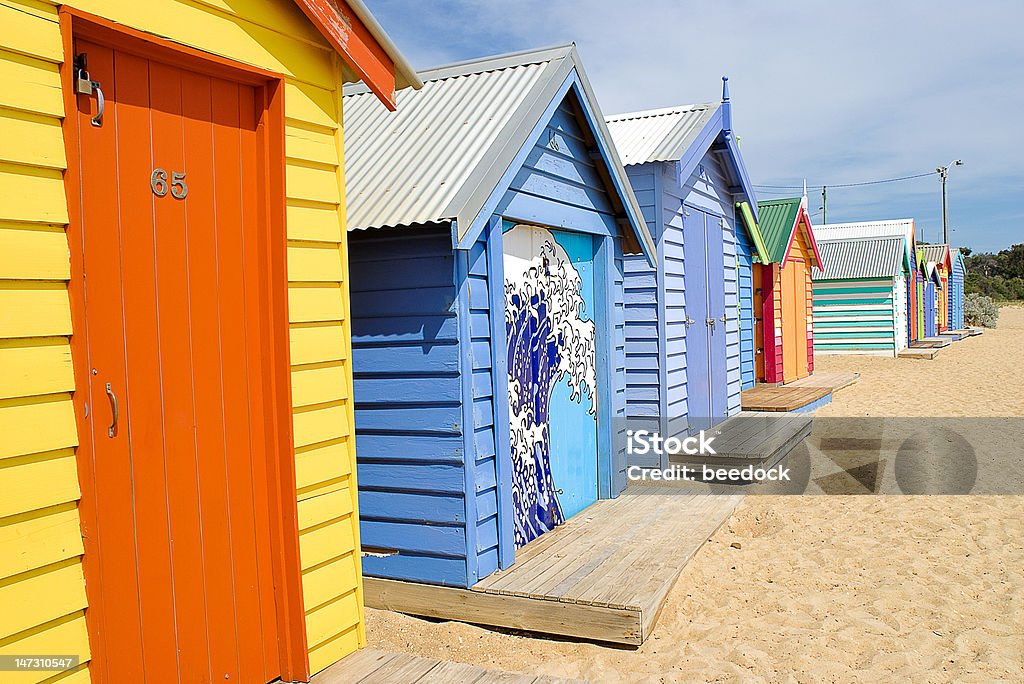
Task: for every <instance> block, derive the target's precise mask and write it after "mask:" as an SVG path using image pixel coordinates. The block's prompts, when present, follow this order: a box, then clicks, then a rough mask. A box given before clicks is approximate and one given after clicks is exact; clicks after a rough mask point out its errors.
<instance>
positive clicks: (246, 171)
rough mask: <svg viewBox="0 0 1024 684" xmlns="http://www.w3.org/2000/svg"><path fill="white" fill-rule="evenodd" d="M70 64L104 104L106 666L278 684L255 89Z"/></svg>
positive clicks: (87, 245) (88, 269)
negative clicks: (260, 320)
mask: <svg viewBox="0 0 1024 684" xmlns="http://www.w3.org/2000/svg"><path fill="white" fill-rule="evenodd" d="M74 52H75V54H76V55H78V54H83V53H84V54H86V55H87V59H88V69H89V72H90V75H91V77H92V78H93V79H94V80H97V81H99V82H100V83H101V86H102V88H103V93H104V95H105V96H106V111H105V113H104V118H103V124H102V126H98V127H97V126H93V125H92V124H91V121H90V119H91V116H92V114H93V113H94V111H95V105H94V102H93V100H92V99H90V98H86V97H79V98H78V112H77V133H78V137H79V141H80V142H79V149H78V157H79V166H80V169H79V171H80V178H81V197H80V207H81V223H82V242H81V246H82V265H83V271H84V300H85V322H86V329H85V330H78V331H76V334H78V335H84V336H85V338H86V341H85V345H84V349H85V354H86V356H87V358H88V361H87V363H88V369H89V371H88V377H87V378H79V387H80V390H81V391H83V392H85V393H86V399H85V402H86V406H87V408H88V418H87V420H88V425H89V429H88V430H87V431H86V432H87V433H89V434H88V435H84V436H83V438H86V437H87V438H89V439H91V444H89V445H88V446H89V449H88V450H87V453H89V454H90V457H91V459H92V462H91V471H92V482H91V483H86V484H85V487H83V489H84V491H83V500H88V505H90V506H93V507H94V510H95V515H94V516H92V519H93V520H94V521H95V522H94V523H92V529H89V528H86V529H84V533H85V535H86V536H87V537H91V542H90V543H91V544H92V548H96V549H97V550H98V553H97V554H96V555H97V562H96V563H95V564H94V565H91V566H90V565H87V568H89V567H95V568H98V571H94V574H93V575H88V574H87V577H86V582H87V587H88V589H89V592H90V609H89V619H90V628H91V631H92V632H93V633H94V634H98V635H99V638H100V639H101V640H102V643H101V644H100V648H101V650H102V651H104V653H105V654H106V655H105V657H104V658H102V659H101V661H100V662H99V663H98V667H95V668H94V670H93V672H94V675H95V676H96V677H97V678H98V679H100V680H102V681H112V682H121V681H144V680H145V681H188V682H198V681H229V682H237V681H242V682H265V681H269V680H271V679H274V678H276V677H277V676H278V675H279V674H280V670H281V663H280V655H279V650H278V621H277V614H276V612H275V611H276V609H275V601H274V580H273V566H272V562H271V529H272V525H271V521H270V518H269V514H268V508H269V507H268V505H267V498H268V490H267V487H268V484H267V483H268V473H267V449H268V448H269V447H268V444H267V440H268V436H267V435H266V434H265V433H264V430H265V427H264V420H263V415H264V414H265V412H266V411H267V410H268V407H267V405H266V402H267V401H268V399H267V398H266V397H267V395H266V394H265V393H264V391H263V390H262V389H261V381H260V379H261V377H262V375H261V371H260V364H261V363H262V361H263V357H262V353H261V346H260V345H261V341H260V335H259V333H258V328H259V326H258V325H257V324H256V323H255V321H256V320H257V311H258V310H259V309H260V307H263V306H264V305H265V304H264V301H263V300H261V299H260V297H265V296H266V294H265V292H264V293H263V294H259V292H260V290H261V288H260V287H257V284H258V283H259V282H261V277H262V276H261V274H260V273H259V272H258V271H257V270H256V269H257V266H258V264H257V263H256V260H255V256H254V255H255V254H257V253H258V251H259V250H258V248H257V246H256V241H257V240H258V239H259V237H258V236H257V235H255V234H254V233H256V227H257V226H258V225H259V221H258V217H257V204H256V202H257V196H258V194H259V193H258V192H257V183H256V180H255V179H254V174H255V172H256V169H257V168H258V167H259V165H258V164H257V154H258V151H259V150H258V137H257V125H256V122H257V115H258V110H257V101H256V91H255V90H254V88H252V87H250V86H246V85H240V84H237V83H234V82H230V81H225V80H220V79H218V78H212V77H209V76H205V75H201V74H199V73H195V72H191V71H188V70H184V69H181V68H177V67H173V66H168V65H166V64H162V63H159V62H157V61H152V60H149V59H146V58H145V57H141V56H138V55H135V54H129V53H127V52H121V51H117V50H112V49H110V48H108V47H103V46H101V45H96V44H92V43H89V42H86V41H81V40H80V41H76V43H75V47H74ZM71 115H72V116H76V114H75V113H72V114H71ZM157 169H162V170H164V171H165V172H166V179H164V174H163V173H162V172H160V171H156V174H155V175H154V172H155V170H157ZM174 174H183V177H181V178H180V180H178V181H177V182H176V180H175V179H177V178H178V177H177V176H175V175H174ZM264 289H265V288H264ZM80 348H81V347H80ZM115 407H116V408H115ZM115 413H117V414H118V415H117V418H116V419H115ZM87 548H90V547H89V546H87ZM87 573H88V570H87ZM93 623H96V624H93Z"/></svg>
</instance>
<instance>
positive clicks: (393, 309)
mask: <svg viewBox="0 0 1024 684" xmlns="http://www.w3.org/2000/svg"><path fill="white" fill-rule="evenodd" d="M420 77H421V78H422V80H423V82H424V86H423V89H422V90H419V91H413V90H411V89H407V90H403V91H401V92H400V93H399V94H398V101H399V107H398V111H397V112H396V113H394V114H391V113H386V112H383V111H382V110H381V108H380V107H377V106H374V103H373V101H372V98H373V96H372V94H371V93H369V92H368V91H367V90H366V89H364V88H352V89H346V99H345V152H346V168H347V172H348V175H347V177H348V178H350V179H351V181H350V182H349V184H348V186H347V191H348V196H347V200H346V201H347V211H348V225H349V230H350V234H349V245H350V269H351V275H350V279H351V280H350V283H349V286H350V289H351V292H352V315H351V320H352V345H353V376H354V382H355V387H354V399H355V431H356V444H357V460H358V481H359V506H360V520H361V525H360V532H361V543H362V545H363V549H364V552H365V553H366V557H365V558H364V564H363V570H364V572H365V574H366V575H368V576H372V577H380V578H388V579H398V580H407V581H414V582H422V583H432V584H442V585H449V586H457V587H467V586H472V585H474V584H475V583H476V582H477V581H479V580H480V579H483V578H484V577H486V576H487V575H489V574H491V573H492V572H494V571H495V570H497V569H499V568H504V567H508V566H509V565H511V564H512V563H513V562H514V561H515V558H516V550H517V549H518V548H520V547H522V546H523V545H525V544H527V543H528V542H530V541H531V540H533V539H535V538H537V537H538V536H540V535H542V534H544V533H545V532H547V531H549V530H551V529H553V528H554V527H555V526H557V525H559V524H561V523H562V522H564V521H565V520H566V519H568V518H570V517H571V516H573V515H575V514H576V513H578V512H579V511H581V510H583V509H584V508H586V507H587V506H588V505H590V504H591V503H593V502H595V501H596V500H597V499H599V498H609V497H614V496H616V495H617V494H618V493H619V492H620V491H621V490H622V489H623V488H624V487H625V475H624V471H625V463H624V457H623V456H622V455H621V453H616V451H615V449H613V447H612V444H613V428H612V420H613V418H621V417H623V416H624V413H625V344H624V321H623V314H622V309H623V289H622V280H623V260H624V258H625V257H626V256H627V255H640V258H641V259H653V256H654V252H655V247H654V245H653V242H652V240H651V237H650V235H649V233H648V232H647V229H646V227H645V225H644V223H643V219H642V216H641V211H640V207H639V206H638V204H637V201H636V198H635V196H634V195H633V192H632V190H631V189H630V187H629V181H628V179H627V177H626V173H625V170H624V169H623V167H622V165H621V163H620V162H619V159H618V156H617V155H616V153H615V151H614V149H613V147H612V145H611V139H610V137H609V135H608V131H607V129H606V127H605V123H604V118H603V116H602V114H601V112H600V109H599V108H598V105H597V101H596V99H595V97H594V94H593V91H592V90H591V87H590V84H589V82H588V81H587V77H586V74H585V73H584V71H583V67H582V65H581V63H580V59H579V56H578V54H577V52H576V49H575V47H574V46H572V45H568V46H564V47H558V48H553V49H545V50H537V51H530V52H522V53H517V54H512V55H505V56H500V57H493V58H489V59H482V60H476V61H470V62H462V63H459V64H454V65H451V66H446V67H440V68H437V69H432V70H429V71H425V72H422V73H421V74H420Z"/></svg>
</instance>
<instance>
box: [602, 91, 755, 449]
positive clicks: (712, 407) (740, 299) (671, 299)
mask: <svg viewBox="0 0 1024 684" xmlns="http://www.w3.org/2000/svg"><path fill="white" fill-rule="evenodd" d="M607 121H608V128H609V130H610V131H611V133H612V137H613V138H614V140H615V146H616V149H618V151H619V155H620V156H621V158H622V161H623V163H624V164H625V165H626V171H627V173H628V174H629V179H630V182H631V183H632V184H633V190H634V192H636V194H637V198H638V199H639V201H640V204H641V207H642V208H643V211H644V217H645V218H646V220H647V226H648V228H649V229H650V231H651V235H652V236H653V238H654V240H655V242H656V243H657V268H654V267H652V266H651V265H649V264H648V263H647V262H646V261H645V260H644V259H642V258H640V257H627V259H626V277H625V291H626V310H625V315H626V407H627V408H626V410H627V414H628V415H629V416H630V418H632V419H633V422H635V423H637V424H640V423H641V422H642V421H643V420H644V419H647V420H650V421H660V423H661V424H660V425H652V426H651V427H652V429H658V430H660V431H661V432H662V434H671V435H675V434H681V433H684V432H693V431H695V430H697V429H700V428H703V427H707V426H708V425H709V424H711V423H715V422H718V421H720V420H722V419H724V418H725V417H727V416H730V415H733V414H734V413H737V412H738V411H739V410H740V391H741V390H742V389H745V388H747V387H752V386H753V385H754V380H755V379H754V310H753V299H752V295H753V282H752V273H751V271H752V265H753V263H754V262H755V260H756V261H758V262H760V263H767V254H766V250H765V246H764V242H763V240H761V237H760V234H759V233H758V230H757V225H756V221H757V201H756V198H755V196H754V191H753V187H752V185H751V183H750V179H749V177H748V175H747V171H746V167H745V166H744V164H743V158H742V156H741V155H740V150H739V146H738V145H737V142H736V139H735V136H734V135H733V131H732V105H731V103H730V100H729V91H728V80H727V79H723V88H722V101H721V102H720V103H706V104H695V105H684V106H679V107H669V108H666V109H654V110H649V111H642V112H634V113H629V114H619V115H617V116H612V117H609V118H608V120H607ZM635 459H636V464H637V465H641V466H658V465H664V462H665V456H664V455H660V456H659V455H657V454H653V453H652V454H650V455H649V456H647V455H645V456H643V457H635Z"/></svg>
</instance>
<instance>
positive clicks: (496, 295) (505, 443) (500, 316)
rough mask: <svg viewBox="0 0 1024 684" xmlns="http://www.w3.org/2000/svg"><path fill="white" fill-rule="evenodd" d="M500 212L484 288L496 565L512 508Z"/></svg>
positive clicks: (508, 540)
mask: <svg viewBox="0 0 1024 684" xmlns="http://www.w3.org/2000/svg"><path fill="white" fill-rule="evenodd" d="M503 229H504V227H503V224H502V219H501V217H500V216H492V217H491V220H490V224H489V226H488V231H487V236H488V237H487V278H488V279H489V283H490V287H488V288H487V292H488V295H489V296H490V306H491V317H490V324H491V387H492V390H491V393H492V395H493V397H494V449H495V476H496V479H497V482H498V567H499V568H501V569H504V568H507V567H509V566H511V565H512V564H513V563H514V562H515V531H514V517H515V508H514V507H513V505H512V487H511V483H512V446H511V444H510V442H511V435H510V434H509V431H508V430H507V429H505V425H507V424H508V421H509V418H508V337H507V333H506V331H505V315H504V314H505V259H504V254H503V252H502V241H501V236H502V231H503Z"/></svg>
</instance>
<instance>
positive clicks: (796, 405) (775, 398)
mask: <svg viewBox="0 0 1024 684" xmlns="http://www.w3.org/2000/svg"><path fill="white" fill-rule="evenodd" d="M831 395H832V388H831V387H806V386H800V385H796V383H791V384H789V385H756V386H755V387H752V388H750V389H748V390H744V391H743V392H742V393H741V394H740V403H741V404H742V406H743V410H744V411H798V410H800V409H803V408H806V407H807V406H809V405H812V404H814V405H817V404H819V403H821V401H822V400H823V399H826V398H828V397H831ZM824 403H828V402H827V401H826V402H824Z"/></svg>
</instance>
